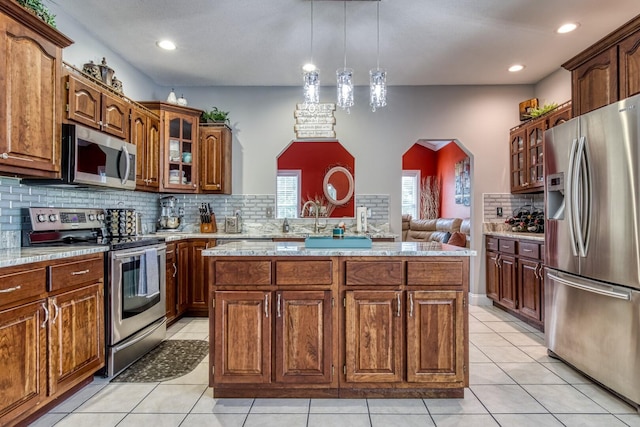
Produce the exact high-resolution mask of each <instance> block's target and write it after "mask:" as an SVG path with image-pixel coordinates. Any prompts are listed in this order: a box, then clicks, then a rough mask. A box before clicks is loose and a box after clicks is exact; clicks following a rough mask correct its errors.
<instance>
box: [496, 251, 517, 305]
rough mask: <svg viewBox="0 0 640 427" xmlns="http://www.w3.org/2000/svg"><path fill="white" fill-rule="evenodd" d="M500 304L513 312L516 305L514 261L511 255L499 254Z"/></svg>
mask: <svg viewBox="0 0 640 427" xmlns="http://www.w3.org/2000/svg"><path fill="white" fill-rule="evenodd" d="M498 268H499V269H500V292H499V293H500V304H502V305H503V306H505V307H508V308H512V309H514V310H515V308H516V306H517V303H516V299H517V296H516V291H517V289H516V259H515V257H513V256H511V255H505V254H500V261H499V262H498Z"/></svg>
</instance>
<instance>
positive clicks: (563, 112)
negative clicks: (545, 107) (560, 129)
mask: <svg viewBox="0 0 640 427" xmlns="http://www.w3.org/2000/svg"><path fill="white" fill-rule="evenodd" d="M569 120H571V105H566V106H564V107H561V108H558V109H557V110H556V111H554V112H553V113H551V115H550V116H549V122H548V128H549V129H551V128H552V127H556V126H558V125H561V124H563V123H565V122H567V121H569Z"/></svg>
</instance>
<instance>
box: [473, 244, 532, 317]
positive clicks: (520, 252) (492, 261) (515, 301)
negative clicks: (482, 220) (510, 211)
mask: <svg viewBox="0 0 640 427" xmlns="http://www.w3.org/2000/svg"><path fill="white" fill-rule="evenodd" d="M486 239H487V240H486V246H485V249H486V255H485V260H486V284H487V297H489V298H491V299H492V300H493V301H494V304H496V305H499V306H500V307H503V308H505V309H507V310H508V311H510V312H511V313H513V314H515V315H517V316H518V317H520V318H522V319H523V320H526V321H528V322H529V323H531V324H532V325H534V326H536V327H538V328H541V329H542V328H543V327H544V324H543V322H544V316H543V304H544V297H543V290H544V283H543V259H542V258H543V253H544V249H543V247H542V246H543V245H542V243H540V242H535V241H527V240H518V239H511V238H498V237H493V236H487V238H486Z"/></svg>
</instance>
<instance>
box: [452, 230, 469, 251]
mask: <svg viewBox="0 0 640 427" xmlns="http://www.w3.org/2000/svg"><path fill="white" fill-rule="evenodd" d="M448 243H449V244H450V245H454V246H461V247H463V248H464V247H466V246H467V235H466V234H464V233H461V232H459V231H456V232H454V233H453V234H452V235H451V237H450V238H449V242H448Z"/></svg>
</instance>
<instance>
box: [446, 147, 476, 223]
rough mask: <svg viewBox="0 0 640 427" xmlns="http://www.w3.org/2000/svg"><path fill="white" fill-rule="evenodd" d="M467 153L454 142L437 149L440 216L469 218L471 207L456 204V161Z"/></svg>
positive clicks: (463, 157) (462, 158)
mask: <svg viewBox="0 0 640 427" xmlns="http://www.w3.org/2000/svg"><path fill="white" fill-rule="evenodd" d="M466 157H467V153H465V152H464V151H462V150H461V149H460V147H458V145H457V144H456V143H455V142H450V143H449V144H447V145H446V146H444V147H442V148H441V149H440V150H438V176H439V177H440V180H441V182H442V191H441V192H440V197H441V200H440V216H441V217H442V218H469V216H470V215H471V207H470V206H465V205H463V204H456V201H455V195H456V163H457V162H459V161H461V160H464V159H465V158H466Z"/></svg>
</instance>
